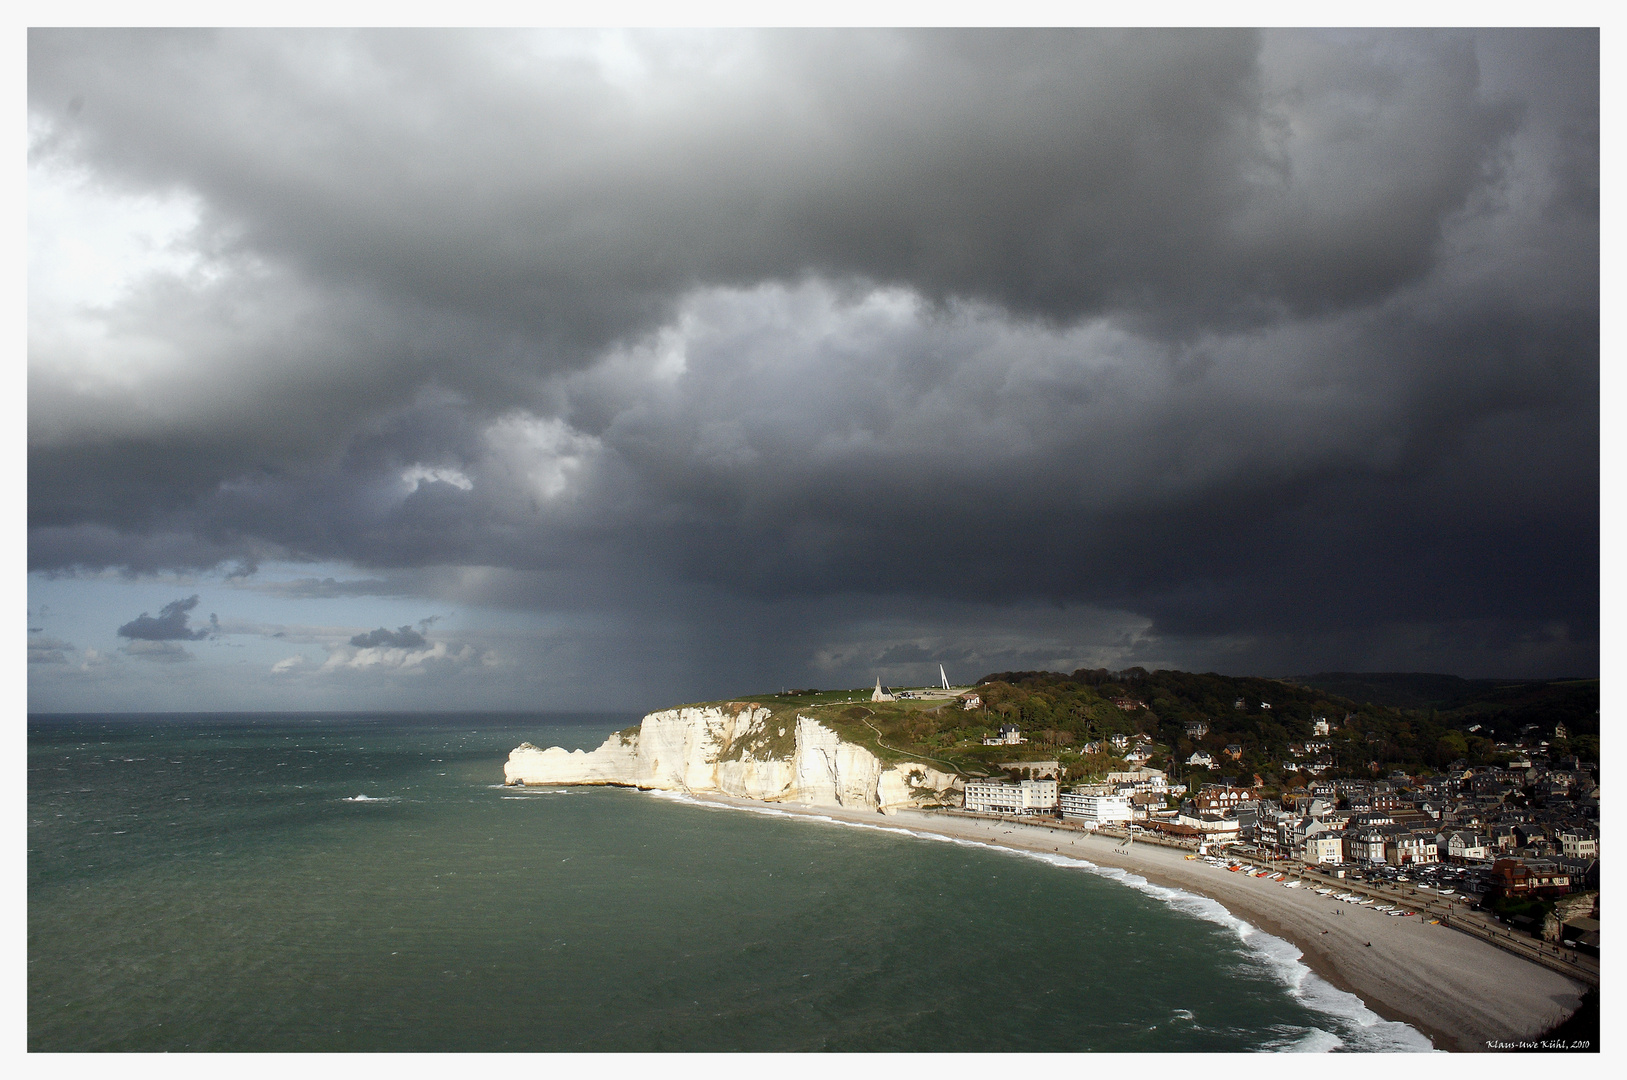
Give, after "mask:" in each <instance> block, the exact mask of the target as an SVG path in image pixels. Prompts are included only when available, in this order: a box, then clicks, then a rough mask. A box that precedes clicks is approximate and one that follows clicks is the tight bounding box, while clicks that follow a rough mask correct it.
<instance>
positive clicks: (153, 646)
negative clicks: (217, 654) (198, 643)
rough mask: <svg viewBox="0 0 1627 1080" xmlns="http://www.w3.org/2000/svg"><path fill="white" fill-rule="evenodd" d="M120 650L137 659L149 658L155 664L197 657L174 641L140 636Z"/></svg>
mask: <svg viewBox="0 0 1627 1080" xmlns="http://www.w3.org/2000/svg"><path fill="white" fill-rule="evenodd" d="M119 651H120V652H122V653H124V654H125V655H127V656H133V657H135V658H136V659H137V660H147V661H151V662H152V663H155V664H179V663H184V662H186V661H188V660H195V659H197V657H195V656H193V655H192V653H190V652H188V651H187V650H186V649H185V648H183V647H182V646H180V645H177V644H176V643H175V642H173V641H149V640H145V639H140V638H138V639H136V640H135V641H132V642H130V644H128V645H125V646H123V647H122V648H120V649H119Z"/></svg>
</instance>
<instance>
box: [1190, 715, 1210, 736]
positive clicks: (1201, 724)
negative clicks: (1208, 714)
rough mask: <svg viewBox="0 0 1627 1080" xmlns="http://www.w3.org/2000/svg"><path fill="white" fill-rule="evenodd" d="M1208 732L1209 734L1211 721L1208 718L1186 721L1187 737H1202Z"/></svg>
mask: <svg viewBox="0 0 1627 1080" xmlns="http://www.w3.org/2000/svg"><path fill="white" fill-rule="evenodd" d="M1207 734H1209V721H1207V720H1188V721H1187V722H1186V737H1187V738H1189V739H1201V738H1203V737H1204V736H1205V735H1207Z"/></svg>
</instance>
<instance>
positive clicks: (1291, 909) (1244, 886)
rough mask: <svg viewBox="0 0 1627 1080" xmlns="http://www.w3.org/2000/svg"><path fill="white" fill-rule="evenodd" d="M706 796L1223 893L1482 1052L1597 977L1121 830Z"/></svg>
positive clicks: (1377, 1005)
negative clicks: (1129, 839)
mask: <svg viewBox="0 0 1627 1080" xmlns="http://www.w3.org/2000/svg"><path fill="white" fill-rule="evenodd" d="M695 798H696V799H697V800H698V801H700V802H703V803H712V804H715V805H721V806H733V807H736V808H740V809H754V810H763V809H770V808H772V809H774V810H778V811H783V812H785V813H789V814H794V815H806V816H808V817H825V818H831V819H835V820H839V821H844V822H850V823H852V824H856V825H872V826H877V827H881V828H890V829H899V828H903V829H908V830H911V831H913V832H919V833H934V834H937V835H939V836H945V837H951V838H954V839H959V840H966V841H973V842H978V843H983V844H989V845H991V846H995V847H1002V848H1009V849H1011V850H1014V851H1025V852H1033V853H1037V854H1042V855H1043V854H1049V855H1060V856H1065V857H1069V858H1076V859H1082V860H1085V861H1087V862H1090V863H1092V864H1094V865H1096V866H1101V867H1116V868H1118V869H1120V870H1124V871H1128V872H1129V873H1132V874H1135V875H1138V876H1140V877H1142V878H1143V879H1145V880H1146V881H1147V882H1149V883H1151V884H1153V885H1159V886H1164V887H1166V888H1174V889H1180V890H1182V891H1184V892H1188V893H1194V894H1197V895H1199V896H1205V897H1208V898H1210V899H1212V900H1215V901H1216V902H1218V903H1220V904H1221V905H1222V906H1223V907H1225V908H1226V910H1227V911H1229V912H1231V913H1232V914H1233V915H1234V916H1236V917H1237V918H1239V919H1242V920H1244V921H1245V922H1247V923H1249V924H1250V925H1252V926H1255V927H1257V928H1258V929H1260V930H1263V931H1265V932H1266V933H1268V934H1271V935H1273V936H1274V937H1277V938H1281V939H1282V940H1284V941H1287V942H1289V943H1291V944H1293V945H1294V946H1296V947H1297V948H1298V949H1299V950H1300V951H1301V953H1302V954H1303V957H1302V960H1303V962H1304V963H1305V965H1306V966H1308V967H1309V968H1310V969H1311V970H1312V971H1314V972H1315V973H1316V974H1317V975H1319V976H1321V977H1322V978H1323V979H1325V980H1327V982H1329V983H1330V984H1332V985H1333V986H1335V987H1337V988H1339V989H1341V990H1345V991H1347V992H1349V993H1352V994H1354V995H1356V996H1357V997H1359V998H1360V999H1361V1000H1362V1001H1363V1002H1364V1003H1365V1004H1366V1005H1367V1007H1368V1008H1369V1009H1371V1010H1372V1011H1373V1012H1375V1013H1377V1014H1379V1015H1380V1016H1382V1017H1384V1018H1385V1019H1387V1020H1397V1021H1401V1022H1403V1023H1406V1024H1410V1025H1411V1026H1413V1027H1414V1028H1416V1029H1417V1030H1419V1031H1421V1032H1423V1033H1424V1034H1425V1035H1427V1036H1428V1037H1429V1038H1430V1040H1431V1041H1432V1042H1433V1043H1434V1044H1435V1046H1436V1047H1437V1048H1438V1049H1442V1050H1457V1051H1476V1050H1486V1049H1488V1048H1489V1047H1488V1045H1487V1044H1488V1043H1491V1042H1511V1041H1516V1040H1519V1039H1529V1038H1532V1037H1534V1036H1536V1035H1540V1034H1541V1033H1542V1032H1544V1031H1546V1030H1548V1029H1549V1028H1551V1027H1552V1026H1553V1025H1554V1024H1556V1023H1558V1022H1559V1021H1560V1020H1562V1019H1564V1018H1565V1017H1566V1016H1568V1015H1570V1013H1571V1012H1573V1011H1574V1010H1575V1009H1576V1007H1577V1005H1578V1004H1579V1002H1580V999H1581V995H1582V992H1583V990H1584V989H1585V987H1584V986H1583V984H1581V983H1580V982H1577V981H1576V980H1574V979H1570V978H1567V977H1565V976H1564V975H1561V974H1560V973H1558V972H1556V971H1551V970H1549V969H1547V968H1545V967H1542V966H1540V965H1538V964H1535V963H1532V962H1530V961H1528V960H1523V959H1521V958H1520V957H1518V956H1515V955H1512V954H1511V953H1508V952H1506V951H1504V950H1502V949H1498V948H1496V947H1495V946H1492V945H1489V944H1487V943H1486V942H1484V941H1481V940H1479V939H1477V938H1474V937H1471V936H1469V935H1467V934H1464V933H1460V932H1458V931H1456V930H1452V929H1450V928H1449V927H1446V926H1441V925H1437V924H1432V923H1430V922H1429V921H1428V920H1426V919H1424V918H1420V917H1418V916H1413V917H1410V918H1398V917H1394V916H1388V915H1386V914H1384V913H1383V912H1382V911H1377V910H1374V909H1373V908H1372V907H1362V906H1358V905H1355V904H1345V903H1342V902H1340V901H1337V900H1335V899H1333V898H1332V897H1331V896H1324V895H1321V894H1318V893H1317V892H1316V891H1315V890H1314V889H1311V888H1305V887H1301V888H1293V889H1290V888H1285V887H1284V886H1283V885H1282V884H1281V883H1279V882H1276V881H1272V880H1270V879H1269V878H1256V877H1250V876H1247V875H1245V874H1241V873H1229V872H1227V871H1225V870H1222V869H1217V868H1215V867H1213V866H1211V865H1210V864H1208V863H1206V862H1203V861H1202V860H1189V859H1187V858H1186V855H1185V853H1183V852H1182V851H1180V850H1178V849H1173V848H1165V847H1159V846H1156V845H1152V844H1131V845H1130V846H1129V847H1128V848H1125V847H1124V846H1123V844H1122V843H1121V841H1119V840H1118V839H1117V838H1113V837H1105V836H1097V835H1093V834H1090V833H1083V832H1080V831H1077V830H1073V829H1067V828H1052V827H1049V826H1046V825H1043V824H1032V823H1025V822H1020V821H1011V822H1006V821H990V820H984V819H979V818H968V817H960V816H956V815H951V814H942V813H932V812H926V811H912V810H900V811H897V812H896V813H893V814H889V815H887V816H885V817H883V816H881V815H879V814H876V813H874V812H865V811H859V810H844V809H841V808H835V807H829V806H800V805H797V804H793V803H771V804H770V803H762V802H757V801H755V800H751V799H736V798H730V797H727V796H720V795H712V794H708V795H698V796H695Z"/></svg>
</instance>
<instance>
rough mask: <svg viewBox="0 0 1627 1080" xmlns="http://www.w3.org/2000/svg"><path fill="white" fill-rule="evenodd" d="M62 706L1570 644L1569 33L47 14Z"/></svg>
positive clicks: (54, 545) (654, 692) (44, 458)
mask: <svg viewBox="0 0 1627 1080" xmlns="http://www.w3.org/2000/svg"><path fill="white" fill-rule="evenodd" d="M28 40H29V46H28V109H29V190H28V211H29V238H28V242H29V300H28V312H29V315H28V318H29V378H28V441H29V450H28V480H29V487H28V528H29V532H28V537H29V539H28V561H29V570H30V576H29V612H28V616H29V660H30V665H29V671H30V679H29V701H30V707H31V708H32V709H36V710H58V709H62V710H70V709H154V708H158V709H215V708H251V709H276V708H354V707H377V708H458V707H469V708H593V707H603V708H613V709H640V708H654V707H659V706H662V705H666V704H671V703H674V702H677V701H683V700H694V699H698V698H711V697H720V696H726V695H729V694H731V693H746V692H761V691H766V690H777V689H780V688H782V687H785V686H856V685H860V684H867V683H869V682H871V681H872V680H873V679H875V678H876V677H878V676H879V677H881V678H883V679H884V680H886V681H888V682H890V683H895V684H910V683H918V682H922V681H925V680H926V679H927V678H928V677H929V676H933V677H935V676H936V670H937V665H938V664H939V663H942V664H944V665H945V667H946V668H948V670H949V673H950V676H951V678H952V679H955V680H959V681H970V680H971V679H974V678H976V677H978V676H980V675H982V674H986V673H987V672H989V671H994V670H1001V669H1010V668H1038V667H1046V668H1053V669H1058V670H1072V669H1074V668H1076V667H1080V666H1090V667H1095V666H1105V667H1110V668H1121V667H1125V666H1129V665H1131V664H1141V665H1144V666H1147V667H1180V668H1185V669H1189V670H1217V671H1222V672H1226V673H1232V674H1262V675H1290V674H1304V673H1310V672H1314V671H1321V670H1403V671H1443V672H1451V673H1456V674H1461V675H1468V676H1509V677H1517V676H1557V675H1596V674H1597V672H1598V667H1599V658H1598V657H1599V654H1598V640H1599V592H1598V589H1599V542H1598V535H1599V531H1598V530H1599V38H1598V34H1597V33H1596V32H1594V31H1531V30H1521V31H1472V32H1469V31H1463V32H1458V31H1438V32H1437V31H1430V32H1425V31H1400V32H1385V31H1371V30H1362V31H1310V32H1294V31H1280V30H1273V31H1265V32H1256V31H1249V30H1214V31H1200V32H1186V31H1171V30H1161V31H1108V32H1100V31H1037V32H1028V31H1022V32H1018V31H1009V32H1008V31H986V30H985V31H968V32H947V31H914V32H882V31H863V32H846V31H817V32H806V31H770V32H755V33H743V32H718V31H709V32H612V33H589V32H563V33H559V32H553V33H541V32H537V33H513V32H503V33H495V32H473V31H469V32H442V31H436V32H420V31H371V32H332V31H319V32H294V31H227V32H171V31H142V32H107V31H38V30H36V31H33V32H31V33H30V35H29V39H28Z"/></svg>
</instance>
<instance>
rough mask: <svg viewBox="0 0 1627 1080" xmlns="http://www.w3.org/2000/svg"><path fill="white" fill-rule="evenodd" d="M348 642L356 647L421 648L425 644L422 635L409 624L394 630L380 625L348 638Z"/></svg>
mask: <svg viewBox="0 0 1627 1080" xmlns="http://www.w3.org/2000/svg"><path fill="white" fill-rule="evenodd" d="M350 643H351V644H352V645H354V646H355V647H356V648H358V649H422V648H424V647H425V646H426V644H427V642H425V641H424V635H422V634H420V633H419V632H418V631H416V630H414V629H413V628H412V627H410V626H403V627H401V628H400V629H399V630H395V631H390V630H386V629H385V628H384V627H382V626H381V627H379V628H378V629H377V630H371V631H369V632H367V633H365V634H357V635H356V636H355V637H353V638H351V639H350Z"/></svg>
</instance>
